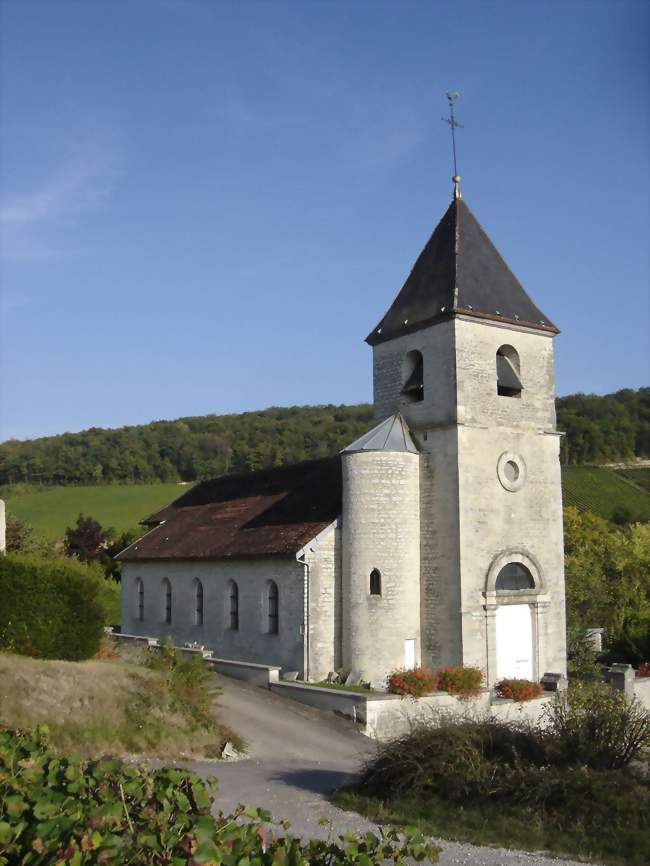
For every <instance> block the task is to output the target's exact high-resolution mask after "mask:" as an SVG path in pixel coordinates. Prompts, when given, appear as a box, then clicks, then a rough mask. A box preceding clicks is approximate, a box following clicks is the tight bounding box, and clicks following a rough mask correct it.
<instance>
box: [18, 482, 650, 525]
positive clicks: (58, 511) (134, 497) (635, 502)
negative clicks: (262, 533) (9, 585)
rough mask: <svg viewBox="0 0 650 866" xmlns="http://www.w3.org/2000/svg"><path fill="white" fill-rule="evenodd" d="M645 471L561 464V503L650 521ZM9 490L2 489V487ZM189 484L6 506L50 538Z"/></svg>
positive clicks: (99, 490)
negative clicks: (83, 518) (81, 520)
mask: <svg viewBox="0 0 650 866" xmlns="http://www.w3.org/2000/svg"><path fill="white" fill-rule="evenodd" d="M649 477H650V469H649V470H646V469H629V470H627V469H624V470H613V469H608V468H606V467H598V466H565V467H564V468H563V469H562V489H563V493H564V504H565V505H575V506H576V507H577V508H579V509H580V510H582V511H591V512H593V513H594V514H598V515H599V516H600V517H604V518H605V519H607V520H609V519H611V517H612V514H613V513H614V512H615V511H617V510H620V509H625V508H627V509H629V510H630V512H631V513H632V515H633V517H634V518H635V519H640V518H641V519H643V518H645V519H646V520H648V519H650V492H648V491H646V490H645V489H644V487H645V486H646V484H648V478H649ZM7 490H8V488H5V491H7ZM186 490H188V486H187V485H185V486H183V485H179V484H133V485H128V484H125V485H119V486H117V485H116V486H106V487H55V488H49V489H48V488H46V489H44V490H43V491H42V492H28V493H25V492H22V493H20V492H17V493H16V494H15V495H12V494H11V492H5V494H4V495H5V496H6V500H7V510H8V512H9V513H10V514H15V515H16V516H17V517H20V518H21V519H22V520H26V521H27V522H28V523H31V524H32V526H34V528H35V529H36V530H38V531H39V532H41V533H43V534H45V535H47V536H49V537H50V538H54V539H58V538H62V537H63V534H64V532H65V530H66V527H68V526H72V525H73V524H74V523H75V521H76V519H77V515H78V514H79V513H80V512H83V513H84V514H89V515H91V516H92V517H94V518H96V519H97V520H99V522H100V523H101V524H102V526H105V527H109V526H112V527H114V528H115V529H117V530H123V529H131V528H133V527H135V526H137V524H138V521H139V520H141V519H142V518H143V517H146V516H147V515H148V514H151V513H152V512H154V511H156V510H157V509H159V508H162V506H164V505H166V504H167V503H168V502H171V501H172V500H173V499H176V498H177V497H178V496H181V495H182V494H183V493H184V492H185V491H186Z"/></svg>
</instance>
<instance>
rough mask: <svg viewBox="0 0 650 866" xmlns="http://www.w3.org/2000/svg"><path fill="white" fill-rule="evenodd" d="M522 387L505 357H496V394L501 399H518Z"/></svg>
mask: <svg viewBox="0 0 650 866" xmlns="http://www.w3.org/2000/svg"><path fill="white" fill-rule="evenodd" d="M523 387H524V386H523V385H522V384H521V381H520V379H519V376H518V375H517V371H516V370H515V368H514V367H513V366H512V364H511V363H510V361H509V359H508V358H506V356H505V355H497V394H499V396H501V397H519V396H520V395H521V392H522V389H523Z"/></svg>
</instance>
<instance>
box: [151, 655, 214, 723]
mask: <svg viewBox="0 0 650 866" xmlns="http://www.w3.org/2000/svg"><path fill="white" fill-rule="evenodd" d="M145 664H146V666H147V667H149V668H151V669H152V670H155V671H159V672H160V673H162V674H163V677H164V679H163V683H164V689H165V693H166V694H165V696H166V698H167V699H168V700H169V702H170V705H171V707H172V709H175V710H178V711H179V712H181V713H183V714H184V715H185V716H186V717H187V719H188V721H189V722H190V724H191V725H193V726H194V727H202V728H210V727H211V726H212V725H213V722H214V719H213V716H212V712H211V708H212V703H213V701H214V699H215V697H216V696H217V695H218V694H220V693H221V689H219V687H218V686H217V685H216V683H215V679H214V674H213V672H212V670H211V669H210V668H209V667H208V666H207V665H206V664H205V662H204V660H203V659H202V658H201V657H200V656H198V655H192V656H190V657H189V658H186V657H185V656H184V655H183V654H182V653H181V652H180V651H179V650H177V649H176V648H175V647H174V645H173V644H172V641H171V638H167V639H166V640H165V642H164V644H163V646H162V647H161V648H160V649H156V648H153V647H151V648H149V650H148V653H147V656H146V660H145Z"/></svg>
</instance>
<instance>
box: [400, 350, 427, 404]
mask: <svg viewBox="0 0 650 866" xmlns="http://www.w3.org/2000/svg"><path fill="white" fill-rule="evenodd" d="M402 394H404V396H405V397H408V398H409V399H410V400H411V401H412V402H413V403H417V402H419V401H420V400H423V399H424V373H423V369H422V358H421V357H420V358H419V359H418V360H417V361H416V363H415V367H413V371H412V372H411V375H410V376H409V377H408V379H407V380H406V384H405V385H404V387H403V388H402Z"/></svg>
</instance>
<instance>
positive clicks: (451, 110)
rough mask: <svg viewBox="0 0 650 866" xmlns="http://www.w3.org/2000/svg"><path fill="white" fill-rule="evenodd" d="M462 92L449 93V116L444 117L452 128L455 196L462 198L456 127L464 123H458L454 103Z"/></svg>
mask: <svg viewBox="0 0 650 866" xmlns="http://www.w3.org/2000/svg"><path fill="white" fill-rule="evenodd" d="M459 96H460V94H459V93H458V92H457V91H455V90H453V91H451V92H448V93H447V102H448V103H449V117H443V118H442V120H444V122H445V123H448V124H449V127H450V129H451V147H452V151H453V154H454V176H453V178H452V180H453V182H454V198H460V175H459V174H458V168H457V166H456V127H459V128H460V129H462V128H463V125H462V123H458V121H457V120H456V118H455V117H454V103H455V102H456V100H457V99H458V97H459Z"/></svg>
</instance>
